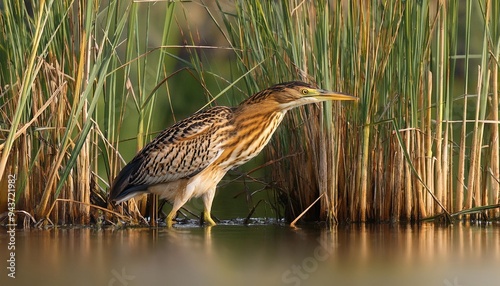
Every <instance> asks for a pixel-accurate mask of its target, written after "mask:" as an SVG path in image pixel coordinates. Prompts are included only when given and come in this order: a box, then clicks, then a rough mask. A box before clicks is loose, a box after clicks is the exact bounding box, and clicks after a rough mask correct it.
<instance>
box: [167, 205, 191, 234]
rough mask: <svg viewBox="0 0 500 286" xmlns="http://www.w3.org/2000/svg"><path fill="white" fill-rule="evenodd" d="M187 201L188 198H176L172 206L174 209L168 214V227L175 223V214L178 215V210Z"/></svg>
mask: <svg viewBox="0 0 500 286" xmlns="http://www.w3.org/2000/svg"><path fill="white" fill-rule="evenodd" d="M186 202H187V199H184V198H182V199H176V200H174V204H173V206H172V210H171V211H170V213H169V214H168V215H167V218H166V219H165V222H166V223H167V227H168V228H171V227H172V224H173V223H174V219H175V216H176V215H177V211H178V210H179V209H180V208H181V207H182V206H183V205H184V204H185V203H186Z"/></svg>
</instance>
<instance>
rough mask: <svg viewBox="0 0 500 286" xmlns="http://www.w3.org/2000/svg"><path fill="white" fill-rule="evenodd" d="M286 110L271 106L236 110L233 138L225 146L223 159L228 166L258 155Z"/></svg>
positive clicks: (233, 165)
mask: <svg viewBox="0 0 500 286" xmlns="http://www.w3.org/2000/svg"><path fill="white" fill-rule="evenodd" d="M285 113H286V111H283V110H276V109H274V110H273V109H270V108H265V107H262V108H256V109H255V110H252V111H249V110H238V109H237V110H236V112H235V116H234V118H233V120H234V121H233V122H234V124H233V126H234V131H233V132H234V134H235V136H233V140H231V142H230V143H229V144H228V145H227V146H225V147H226V148H225V149H226V151H225V152H224V154H223V155H222V156H221V158H220V159H221V161H224V163H223V164H221V165H225V166H227V167H228V168H232V167H235V166H239V165H242V164H244V163H245V162H247V161H248V160H250V159H252V158H253V157H255V156H257V155H258V154H259V153H260V152H261V151H262V149H263V148H264V147H265V146H266V145H267V143H268V142H269V140H270V139H271V137H272V135H273V133H274V131H276V129H277V128H278V126H279V124H280V123H281V121H282V120H283V117H284V116H285Z"/></svg>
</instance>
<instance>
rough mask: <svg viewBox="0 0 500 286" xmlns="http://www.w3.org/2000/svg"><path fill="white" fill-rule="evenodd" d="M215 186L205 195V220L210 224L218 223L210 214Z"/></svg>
mask: <svg viewBox="0 0 500 286" xmlns="http://www.w3.org/2000/svg"><path fill="white" fill-rule="evenodd" d="M214 195H215V188H214V189H213V190H210V191H208V192H207V193H205V194H204V195H203V204H204V205H205V210H204V211H203V220H204V221H205V223H207V224H209V225H216V223H215V221H214V220H213V219H212V217H211V216H210V210H211V209H212V202H213V200H214Z"/></svg>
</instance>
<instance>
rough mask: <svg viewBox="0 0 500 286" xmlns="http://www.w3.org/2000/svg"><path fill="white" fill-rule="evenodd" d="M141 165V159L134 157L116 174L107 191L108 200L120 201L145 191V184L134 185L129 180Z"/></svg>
mask: <svg viewBox="0 0 500 286" xmlns="http://www.w3.org/2000/svg"><path fill="white" fill-rule="evenodd" d="M140 166H141V160H139V159H138V158H134V160H132V161H131V162H130V163H128V164H127V165H126V166H125V167H123V169H122V170H121V171H120V173H118V176H116V178H115V180H114V182H113V185H111V189H110V191H109V201H110V202H116V203H120V202H123V201H126V200H129V199H131V198H132V197H135V196H136V195H139V194H141V193H144V192H146V189H147V186H145V185H135V184H132V183H131V180H132V178H133V176H134V174H136V172H137V171H138V169H139V168H140Z"/></svg>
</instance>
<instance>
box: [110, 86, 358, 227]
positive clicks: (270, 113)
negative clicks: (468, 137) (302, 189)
mask: <svg viewBox="0 0 500 286" xmlns="http://www.w3.org/2000/svg"><path fill="white" fill-rule="evenodd" d="M356 99H357V98H356V97H353V96H350V95H346V94H342V93H337V92H330V91H325V90H322V89H315V88H313V87H312V86H311V85H309V84H306V83H303V82H287V83H282V84H277V85H274V86H272V87H270V88H268V89H265V90H262V91H260V92H258V93H256V94H254V95H252V96H251V97H249V98H248V99H246V100H245V101H243V102H242V103H240V104H239V105H238V106H237V107H225V106H218V107H213V108H210V109H208V110H206V111H200V112H197V113H195V114H193V115H192V116H190V117H188V118H186V119H184V120H181V121H179V122H177V123H176V124H174V125H173V126H172V127H170V128H167V129H165V130H164V131H163V132H161V133H160V134H159V135H158V136H157V137H156V138H155V139H153V140H152V141H151V142H150V143H149V144H147V145H146V146H145V147H144V149H142V150H141V151H139V153H138V154H137V155H136V156H135V157H134V159H132V161H131V162H130V163H128V164H127V165H126V166H125V167H124V168H123V169H122V170H121V171H120V173H119V174H118V176H117V177H116V178H115V180H114V183H113V185H112V187H111V190H110V200H111V201H115V202H122V201H125V200H128V199H130V198H132V197H134V196H136V195H138V194H142V193H145V192H150V193H154V194H158V195H159V196H160V197H161V198H166V199H167V200H169V201H171V202H173V208H172V211H171V212H170V214H169V215H168V216H167V221H166V222H167V225H168V226H171V225H172V220H173V219H174V217H175V215H176V213H177V211H178V210H179V208H181V207H182V206H183V205H184V204H185V203H186V202H187V201H188V200H189V199H191V198H192V197H199V196H201V197H202V198H203V202H204V205H205V210H204V219H205V221H206V222H207V223H209V224H211V225H214V224H215V222H214V221H213V220H212V218H211V217H210V210H211V206H212V201H213V198H214V195H215V189H216V187H217V184H218V183H219V181H220V180H221V179H222V177H224V175H225V174H226V172H227V171H228V170H229V169H231V168H234V167H236V166H239V165H241V164H244V163H246V162H247V161H248V160H250V159H252V158H253V157H255V156H256V155H257V154H259V153H260V151H261V150H262V149H263V148H264V146H265V145H266V144H267V143H268V142H269V139H270V138H271V136H272V134H273V133H274V131H275V130H276V128H277V127H278V125H279V124H280V123H281V120H282V119H283V116H284V115H285V114H286V112H287V111H288V110H290V109H291V108H294V107H297V106H300V105H304V104H308V103H314V102H321V101H326V100H356Z"/></svg>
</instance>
